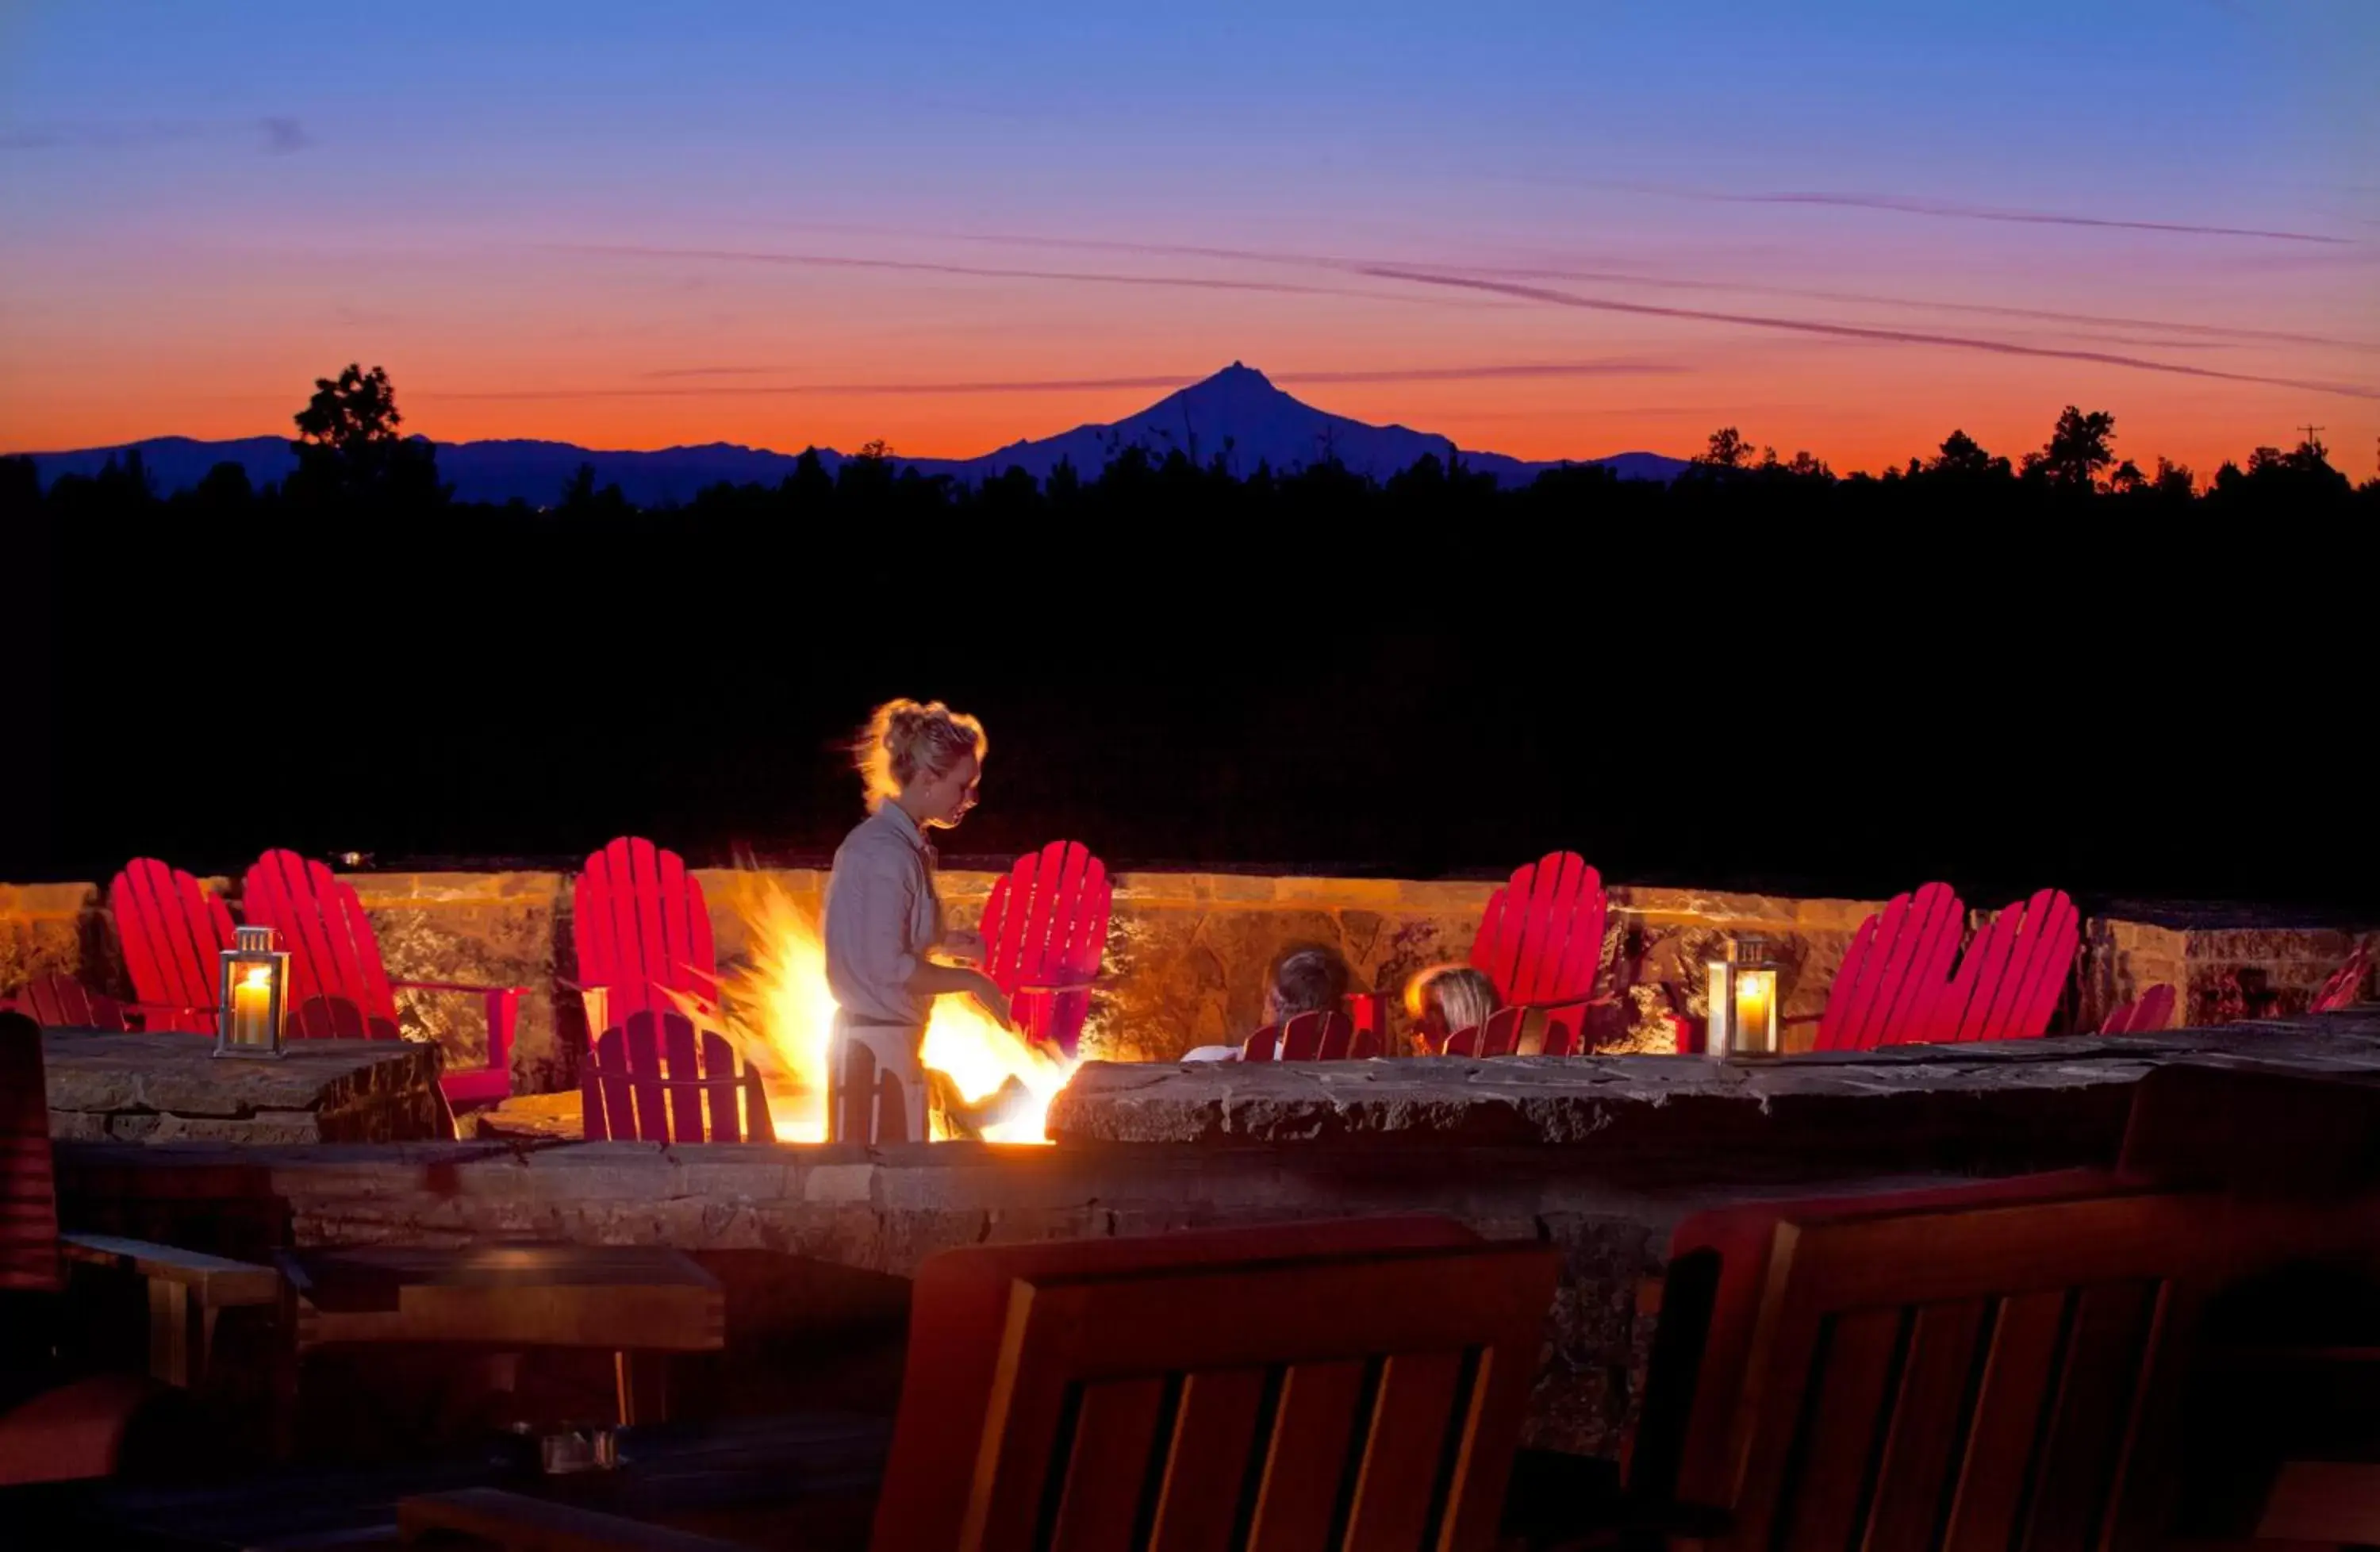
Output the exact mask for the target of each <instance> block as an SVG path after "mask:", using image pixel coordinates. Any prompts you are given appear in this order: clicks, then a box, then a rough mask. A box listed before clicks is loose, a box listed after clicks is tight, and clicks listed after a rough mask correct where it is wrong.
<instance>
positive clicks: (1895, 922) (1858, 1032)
mask: <svg viewBox="0 0 2380 1552" xmlns="http://www.w3.org/2000/svg"><path fill="white" fill-rule="evenodd" d="M1966 922H1967V907H1966V903H1965V902H1963V901H1961V899H1960V898H1959V896H1958V892H1957V891H1954V890H1952V889H1951V888H1950V886H1949V885H1948V884H1942V883H1934V884H1926V885H1924V886H1922V887H1920V888H1919V889H1917V890H1916V891H1913V892H1911V893H1908V894H1896V895H1894V896H1893V897H1892V898H1891V899H1890V900H1888V901H1887V902H1886V903H1885V907H1884V909H1883V910H1881V911H1879V912H1877V913H1876V915H1872V916H1870V917H1868V918H1867V919H1866V920H1865V921H1863V922H1861V923H1860V925H1859V930H1858V931H1857V932H1855V933H1853V934H1852V946H1851V948H1850V949H1849V950H1848V951H1847V952H1845V953H1844V954H1843V962H1842V964H1841V965H1840V967H1838V968H1837V969H1836V971H1835V980H1834V985H1832V986H1831V987H1829V988H1828V989H1827V1011H1826V1012H1824V1013H1822V1014H1820V1015H1819V1019H1818V1037H1817V1049H1820V1050H1873V1049H1875V1048H1876V1047H1877V1046H1880V1045H1887V1044H1891V1043H1895V1042H1896V1041H1898V1040H1901V1039H1906V1038H1909V1037H1907V1036H1905V1035H1900V1034H1897V1033H1896V1032H1898V1031H1902V1030H1908V1029H1913V1028H1930V1027H1932V1026H1933V1025H1934V1024H1935V1022H1936V1021H1937V1014H1936V1012H1935V1009H1934V1003H1935V1001H1936V1000H1937V999H1938V998H1939V996H1940V994H1941V988H1943V987H1944V986H1946V985H1947V984H1948V983H1949V979H1950V971H1951V966H1952V965H1953V964H1956V963H1957V960H1958V957H1959V940H1960V938H1961V935H1962V934H1963V932H1964V930H1965V928H1966Z"/></svg>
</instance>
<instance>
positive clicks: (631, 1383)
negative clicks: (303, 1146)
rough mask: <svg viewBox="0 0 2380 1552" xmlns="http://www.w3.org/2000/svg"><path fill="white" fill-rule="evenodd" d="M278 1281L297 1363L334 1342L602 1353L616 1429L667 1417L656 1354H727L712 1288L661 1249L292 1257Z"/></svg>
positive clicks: (383, 1251) (722, 1315) (366, 1251)
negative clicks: (610, 1369) (608, 1359)
mask: <svg viewBox="0 0 2380 1552" xmlns="http://www.w3.org/2000/svg"><path fill="white" fill-rule="evenodd" d="M281 1271H282V1277H283V1279H284V1284H285V1290H286V1291H285V1295H284V1306H283V1314H284V1317H285V1318H284V1329H285V1330H287V1331H289V1332H291V1333H292V1340H291V1347H290V1351H291V1352H292V1354H293V1355H298V1354H303V1353H304V1352H306V1351H307V1350H308V1349H310V1348H314V1347H320V1346H322V1345H324V1344H326V1343H330V1342H462V1343H470V1344H472V1345H475V1346H480V1347H492V1348H499V1349H518V1348H528V1347H583V1348H596V1349H601V1350H605V1351H609V1352H612V1353H613V1364H614V1368H615V1371H616V1375H617V1379H618V1388H619V1403H620V1421H621V1422H622V1423H623V1424H632V1423H639V1422H655V1421H658V1420H660V1419H661V1418H662V1417H663V1416H664V1415H666V1413H667V1408H668V1393H667V1388H666V1383H665V1375H666V1370H665V1369H664V1368H663V1367H662V1364H660V1363H658V1362H656V1361H655V1360H656V1359H658V1358H659V1357H660V1356H661V1355H663V1354H667V1353H671V1352H718V1351H720V1350H721V1349H722V1348H724V1347H725V1346H726V1345H727V1303H726V1296H725V1294H724V1293H723V1292H722V1291H721V1289H720V1286H719V1281H718V1279H715V1278H713V1277H712V1276H711V1275H710V1273H709V1272H706V1271H704V1270H703V1269H702V1268H701V1267H699V1266H698V1265H696V1263H695V1262H694V1261H693V1260H692V1259H691V1258H690V1257H688V1256H687V1255H685V1254H684V1253H683V1252H680V1251H675V1250H671V1249H668V1248H667V1247H665V1246H659V1245H480V1246H473V1247H470V1248H466V1249H451V1250H441V1249H420V1248H415V1247H411V1246H396V1245H374V1246H365V1247H356V1248H347V1249H330V1250H295V1251H285V1252H283V1253H282V1255H281ZM293 1377H294V1376H293ZM291 1391H294V1386H290V1387H285V1394H287V1393H290V1392H291Z"/></svg>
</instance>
